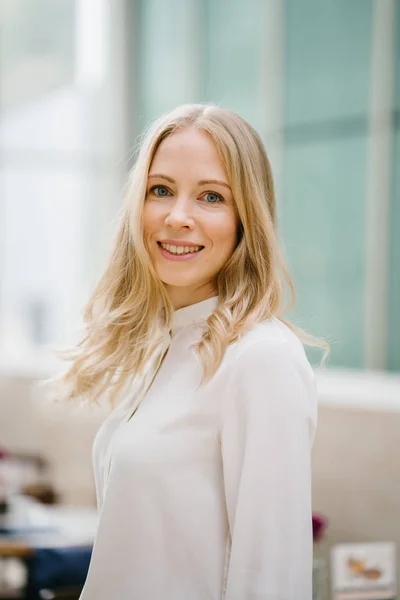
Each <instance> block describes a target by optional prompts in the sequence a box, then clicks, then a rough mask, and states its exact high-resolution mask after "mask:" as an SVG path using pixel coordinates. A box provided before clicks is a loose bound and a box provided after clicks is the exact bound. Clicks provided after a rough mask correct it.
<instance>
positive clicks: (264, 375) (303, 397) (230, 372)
mask: <svg viewBox="0 0 400 600" xmlns="http://www.w3.org/2000/svg"><path fill="white" fill-rule="evenodd" d="M226 358H227V362H226V370H225V373H226V379H227V380H228V381H229V390H230V392H229V394H232V395H236V396H240V398H241V400H240V401H241V402H248V398H249V396H253V397H257V399H258V400H257V401H258V402H259V403H260V404H265V403H266V399H267V398H269V402H268V403H267V404H269V405H271V404H270V403H271V402H272V403H274V399H275V400H276V401H277V402H278V403H279V405H280V406H281V407H282V408H284V407H286V408H288V407H289V406H290V407H291V408H293V409H295V410H299V409H300V410H303V411H305V412H306V413H308V414H309V415H310V416H311V419H312V421H314V422H315V421H316V410H317V396H316V385H315V375H314V371H313V369H312V367H311V365H310V363H309V362H308V359H307V356H306V353H305V351H304V347H303V345H302V343H301V341H300V340H299V338H298V337H297V336H296V335H295V333H293V332H292V331H291V329H290V328H289V327H288V326H287V325H285V324H284V323H282V322H281V321H279V320H278V319H275V318H273V319H270V320H268V321H265V322H263V323H260V324H258V325H256V326H255V327H254V328H253V329H251V330H250V331H249V332H247V333H246V334H245V335H243V337H242V338H241V339H240V340H238V342H236V343H235V344H232V346H231V347H230V349H229V354H228V355H227V357H226ZM275 405H276V404H275Z"/></svg>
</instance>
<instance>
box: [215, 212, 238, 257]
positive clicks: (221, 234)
mask: <svg viewBox="0 0 400 600" xmlns="http://www.w3.org/2000/svg"><path fill="white" fill-rule="evenodd" d="M220 217H221V218H219V219H218V221H216V222H215V223H213V225H212V227H210V229H209V235H210V238H211V240H212V242H213V245H214V247H215V248H219V249H220V250H222V251H224V252H229V253H230V252H232V251H233V250H234V248H235V247H236V242H237V233H238V226H239V223H238V219H237V217H236V215H235V214H229V215H227V214H223V215H220Z"/></svg>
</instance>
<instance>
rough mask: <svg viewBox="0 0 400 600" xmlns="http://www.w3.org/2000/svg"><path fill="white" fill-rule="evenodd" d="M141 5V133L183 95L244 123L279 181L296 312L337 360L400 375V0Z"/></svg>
mask: <svg viewBox="0 0 400 600" xmlns="http://www.w3.org/2000/svg"><path fill="white" fill-rule="evenodd" d="M138 4H139V6H140V10H139V13H140V18H139V23H140V31H141V34H140V35H139V38H138V39H139V44H138V48H137V52H136V62H135V70H136V71H137V72H139V82H140V85H138V90H139V95H140V107H141V110H140V115H139V116H138V119H137V129H138V130H141V129H142V127H143V124H144V123H145V122H147V120H148V119H150V118H153V117H154V116H156V115H158V114H160V113H161V112H163V111H166V110H168V109H170V108H172V107H173V106H175V105H178V104H180V103H183V102H187V101H212V102H216V103H218V104H221V105H223V106H227V107H229V108H232V109H233V110H236V111H238V112H239V113H240V114H242V115H243V116H244V117H245V118H246V119H247V120H249V121H250V123H252V124H253V125H254V126H255V127H256V128H257V129H258V131H259V132H260V134H261V136H262V138H263V140H264V142H265V144H266V147H267V151H268V153H269V156H270V159H271V163H272V167H273V171H274V175H275V180H276V184H277V185H276V187H277V200H278V210H279V217H280V229H281V232H282V234H283V239H284V243H285V251H286V255H287V257H288V260H289V265H290V268H291V271H292V274H293V276H294V280H295V285H296V288H297V291H298V304H297V308H296V310H295V311H294V313H293V314H292V315H291V318H292V319H293V320H294V321H295V322H296V323H297V324H299V325H300V326H302V327H304V328H305V329H307V330H308V331H310V332H311V333H314V334H315V335H320V336H323V337H327V339H328V340H329V342H330V343H331V346H332V354H331V358H330V362H329V364H330V365H332V366H344V367H355V368H364V367H370V368H386V369H400V342H399V339H400V335H399V331H400V320H399V311H398V305H399V302H400V275H399V268H398V256H399V255H400V245H399V241H398V240H399V239H400V207H399V206H400V203H399V190H400V187H399V186H400V183H399V182H400V179H399V173H398V168H397V165H398V164H399V160H400V155H399V118H398V112H399V98H400V92H399V90H400V88H399V80H400V75H399V64H400V50H399V48H400V45H399V44H400V41H399V40H400V25H399V23H400V21H399V19H400V17H399V13H400V2H399V0H388V1H387V2H381V1H380V0H352V1H351V2H349V1H348V0H323V1H322V2H321V0H303V1H302V2H297V0H282V1H281V0H272V1H271V2H265V1H264V0H205V1H204V2H203V1H201V0H197V1H196V0H190V2H187V3H183V0H168V1H167V2H164V1H161V0H150V1H149V2H147V1H146V2H144V0H141V1H140V2H139V3H138ZM395 15H396V17H395ZM395 18H396V19H397V30H396V28H395V27H394V26H393V23H394V21H395ZM396 44H397V45H396ZM396 65H397V84H396V85H397V88H395V90H397V91H396V92H395V94H394V93H393V83H394V81H395V80H394V77H395V66H396ZM394 102H396V105H395V108H396V107H397V109H396V110H394ZM396 111H397V112H396ZM393 115H395V116H396V118H395V119H393V118H392V117H393ZM319 356H320V355H319V354H318V357H319ZM310 358H311V359H312V360H313V361H314V358H315V359H316V358H317V354H314V353H313V352H311V353H310Z"/></svg>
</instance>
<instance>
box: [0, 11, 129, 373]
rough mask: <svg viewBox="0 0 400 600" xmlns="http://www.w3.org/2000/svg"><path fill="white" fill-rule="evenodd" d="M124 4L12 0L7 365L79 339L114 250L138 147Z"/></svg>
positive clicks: (3, 185)
mask: <svg viewBox="0 0 400 600" xmlns="http://www.w3.org/2000/svg"><path fill="white" fill-rule="evenodd" d="M116 4H118V6H119V7H122V5H123V3H116ZM117 10H118V8H117V7H116V6H115V7H114V9H113V8H111V7H110V3H108V2H107V1H106V0H76V1H74V0H57V2H54V1H53V0H2V2H1V7H0V19H1V21H0V22H1V29H2V36H1V45H2V48H1V55H0V56H1V62H0V90H1V91H0V239H1V247H0V358H1V362H2V364H4V363H5V364H11V365H27V364H31V363H32V361H35V360H40V359H41V358H42V357H45V356H46V357H48V351H47V350H45V347H46V345H47V344H51V345H53V344H55V345H59V344H65V343H67V342H68V341H70V340H71V339H72V337H73V336H74V332H75V331H76V328H77V326H78V325H79V316H80V310H81V308H82V306H83V304H84V302H85V300H86V298H87V295H88V292H89V291H90V289H91V287H92V285H93V282H94V281H95V278H96V275H97V274H98V272H99V268H100V265H101V264H102V261H103V259H104V256H105V253H106V251H107V246H108V239H109V234H110V230H111V226H110V224H111V220H112V218H113V216H114V215H115V212H116V209H117V207H118V203H119V200H120V195H121V194H120V192H121V190H122V186H123V183H124V178H125V172H124V155H125V152H126V150H127V148H126V146H125V145H124V144H125V139H124V135H123V131H124V125H125V123H124V120H125V112H124V102H123V91H124V64H123V55H122V53H121V52H120V49H121V44H122V43H123V41H118V40H123V39H124V36H123V26H122V24H123V22H124V19H123V15H122V13H121V14H120V13H118V12H117ZM121 10H122V9H121ZM94 24H95V26H94Z"/></svg>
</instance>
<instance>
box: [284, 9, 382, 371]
mask: <svg viewBox="0 0 400 600" xmlns="http://www.w3.org/2000/svg"><path fill="white" fill-rule="evenodd" d="M371 26H372V3H371V1H369V0H353V1H352V2H348V1H347V0H324V2H320V0H303V2H301V3H299V2H297V1H296V0H287V1H286V32H285V40H286V49H285V55H286V73H285V96H286V101H285V123H284V128H285V160H284V203H283V211H282V213H283V214H282V229H283V234H284V238H285V241H286V250H287V255H288V258H289V262H290V266H291V269H292V272H293V275H294V279H295V283H296V286H297V290H298V297H299V301H298V309H297V313H296V314H297V319H296V320H297V322H298V323H299V324H300V325H301V326H303V327H305V328H306V329H308V330H309V331H310V332H312V333H314V334H316V335H322V336H327V337H328V339H329V340H330V342H331V344H332V354H331V359H330V364H332V365H345V366H349V367H361V366H363V361H364V308H363V307H364V282H365V257H364V255H365V219H366V214H365V208H366V206H365V202H366V159H367V155H366V151H367V136H368V111H369V98H370V95H369V86H370V71H371V33H372V29H371Z"/></svg>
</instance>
